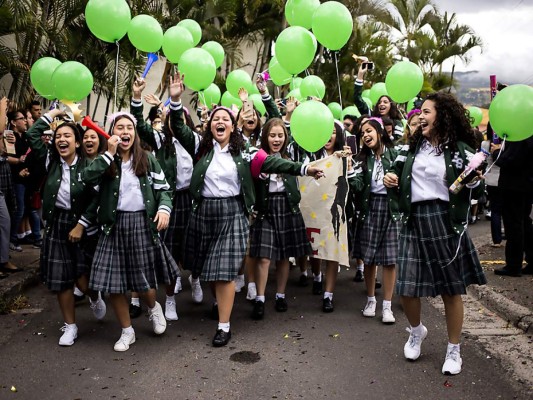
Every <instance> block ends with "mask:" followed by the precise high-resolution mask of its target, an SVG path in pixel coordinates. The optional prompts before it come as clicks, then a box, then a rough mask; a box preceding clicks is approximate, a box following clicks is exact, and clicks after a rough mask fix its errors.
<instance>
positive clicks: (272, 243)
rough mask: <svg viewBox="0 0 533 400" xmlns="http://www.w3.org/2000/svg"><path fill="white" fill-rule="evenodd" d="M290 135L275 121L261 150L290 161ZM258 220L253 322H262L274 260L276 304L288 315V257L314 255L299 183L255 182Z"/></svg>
mask: <svg viewBox="0 0 533 400" xmlns="http://www.w3.org/2000/svg"><path fill="white" fill-rule="evenodd" d="M288 143H289V134H288V132H287V129H286V128H285V123H284V122H283V120H281V119H280V118H273V119H270V120H268V122H267V123H266V124H265V126H264V127H263V132H262V133H261V148H262V149H264V150H265V151H266V152H268V154H269V155H270V156H273V157H277V158H282V159H288V158H289V157H288V155H287V145H288ZM254 184H255V192H256V203H255V211H257V216H256V217H255V220H254V222H252V225H251V228H250V257H252V260H253V262H254V264H255V267H256V273H255V278H256V284H257V297H256V299H255V302H254V308H253V311H252V319H255V320H259V319H263V317H264V313H265V289H266V285H267V280H268V269H269V266H270V262H271V260H274V261H275V262H276V284H277V290H276V304H275V309H276V311H278V312H284V311H287V308H288V305H287V300H286V299H285V288H286V286H287V280H288V278H289V257H295V258H298V257H304V256H308V255H311V254H312V253H313V249H312V247H311V244H310V243H309V238H308V237H307V233H306V229H305V223H304V220H303V217H302V213H301V212H300V208H299V202H300V199H301V195H300V190H299V188H298V181H297V179H296V177H295V176H292V175H287V174H283V175H281V174H261V175H260V176H259V179H255V180H254Z"/></svg>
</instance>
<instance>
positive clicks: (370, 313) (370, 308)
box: [363, 300, 377, 317]
mask: <svg viewBox="0 0 533 400" xmlns="http://www.w3.org/2000/svg"><path fill="white" fill-rule="evenodd" d="M376 304H377V303H376V302H375V301H372V300H369V301H367V302H366V306H365V309H364V310H363V315H364V316H365V317H375V316H376Z"/></svg>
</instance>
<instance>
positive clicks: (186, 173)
mask: <svg viewBox="0 0 533 400" xmlns="http://www.w3.org/2000/svg"><path fill="white" fill-rule="evenodd" d="M196 140H197V139H196ZM172 143H173V144H174V148H175V149H176V190H183V189H187V188H188V187H189V186H190V185H191V177H192V170H193V162H192V157H191V155H190V154H189V153H188V152H187V150H185V148H184V147H183V146H182V145H181V143H180V142H179V140H178V139H176V138H175V137H173V138H172ZM196 147H198V146H196Z"/></svg>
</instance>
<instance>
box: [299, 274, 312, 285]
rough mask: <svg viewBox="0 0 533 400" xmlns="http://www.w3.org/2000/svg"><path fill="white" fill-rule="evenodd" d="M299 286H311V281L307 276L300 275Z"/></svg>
mask: <svg viewBox="0 0 533 400" xmlns="http://www.w3.org/2000/svg"><path fill="white" fill-rule="evenodd" d="M298 286H301V287H306V286H309V279H308V278H307V275H303V274H301V275H300V279H298Z"/></svg>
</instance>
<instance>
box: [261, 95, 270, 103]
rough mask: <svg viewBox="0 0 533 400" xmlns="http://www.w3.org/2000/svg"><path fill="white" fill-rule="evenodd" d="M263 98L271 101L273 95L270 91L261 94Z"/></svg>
mask: <svg viewBox="0 0 533 400" xmlns="http://www.w3.org/2000/svg"><path fill="white" fill-rule="evenodd" d="M261 100H263V101H270V100H272V96H271V95H270V93H267V94H262V95H261Z"/></svg>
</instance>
